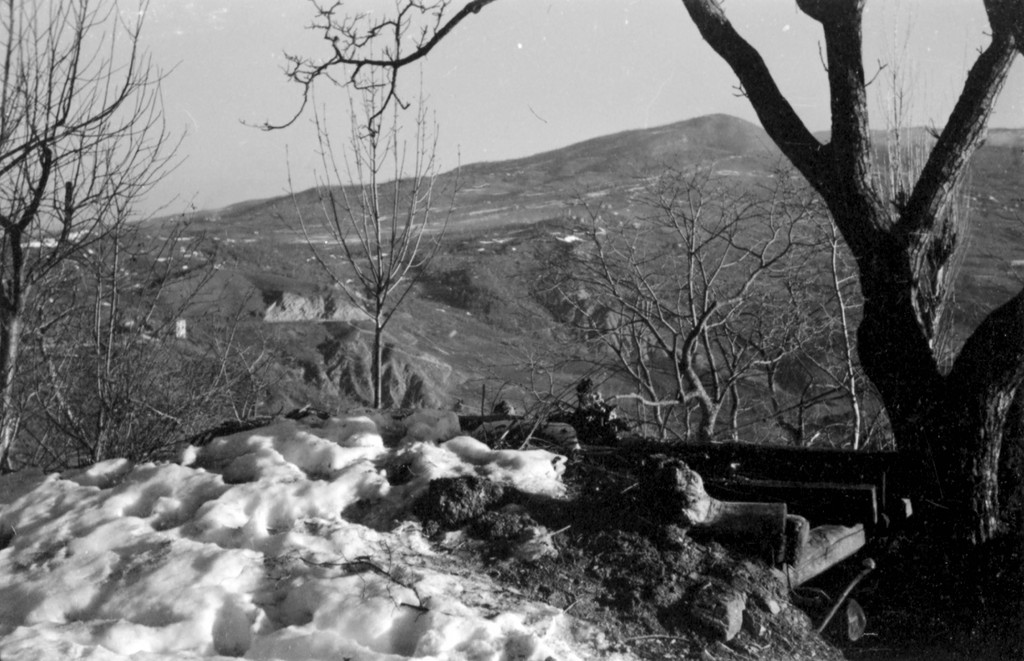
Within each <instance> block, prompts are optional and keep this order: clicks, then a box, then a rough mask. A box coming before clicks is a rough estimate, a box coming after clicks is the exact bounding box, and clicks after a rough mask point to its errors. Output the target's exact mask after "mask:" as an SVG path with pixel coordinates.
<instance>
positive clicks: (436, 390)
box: [306, 324, 453, 408]
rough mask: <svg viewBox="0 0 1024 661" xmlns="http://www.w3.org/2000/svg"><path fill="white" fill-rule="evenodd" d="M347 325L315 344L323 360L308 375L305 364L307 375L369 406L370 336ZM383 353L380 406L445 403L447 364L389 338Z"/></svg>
mask: <svg viewBox="0 0 1024 661" xmlns="http://www.w3.org/2000/svg"><path fill="white" fill-rule="evenodd" d="M332 326H333V325H332ZM350 330H351V329H350V328H349V329H345V328H344V327H343V325H342V324H338V332H337V333H331V334H330V335H329V336H328V337H327V339H325V340H324V341H323V342H321V343H320V344H319V345H317V351H318V352H319V354H320V356H321V358H322V362H321V363H320V364H319V365H316V366H314V371H315V372H316V373H315V374H308V372H309V371H310V370H309V369H308V368H309V367H311V366H309V365H307V366H306V367H307V370H306V371H307V377H308V378H311V379H312V380H314V381H316V382H317V383H318V385H319V386H321V387H324V386H326V384H331V387H336V388H337V389H338V391H337V392H338V395H339V397H340V398H341V399H343V400H348V401H351V402H354V403H358V404H362V405H369V404H371V403H372V402H373V386H372V380H371V378H370V373H371V365H372V355H371V354H372V349H371V347H372V339H371V338H370V336H369V334H368V333H362V332H356V333H352V332H350ZM383 353H384V356H383V363H384V376H383V381H384V383H383V393H382V406H383V407H384V408H393V407H398V408H444V407H445V406H446V405H447V403H448V390H449V387H450V386H451V381H452V377H453V370H452V367H451V365H448V364H447V363H445V362H443V361H441V360H439V359H437V358H435V357H434V356H431V355H428V354H424V353H417V352H414V351H412V350H407V349H403V348H400V347H398V346H397V345H395V344H393V343H391V342H386V343H385V345H384V352H383Z"/></svg>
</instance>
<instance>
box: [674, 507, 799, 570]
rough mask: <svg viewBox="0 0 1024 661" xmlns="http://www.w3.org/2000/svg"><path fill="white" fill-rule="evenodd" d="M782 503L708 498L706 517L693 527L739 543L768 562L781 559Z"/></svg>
mask: <svg viewBox="0 0 1024 661" xmlns="http://www.w3.org/2000/svg"><path fill="white" fill-rule="evenodd" d="M786 518H787V517H786V504H785V503H738V502H724V501H720V500H717V499H715V498H710V499H709V503H708V513H707V517H706V518H705V519H704V520H702V521H700V522H696V523H694V525H693V530H694V532H696V533H697V534H698V535H700V534H701V533H702V532H704V533H706V534H709V535H710V536H712V537H713V538H714V539H717V540H721V541H723V542H727V543H731V544H732V545H734V546H740V547H743V548H745V549H748V550H750V551H753V552H755V553H757V554H758V555H760V556H762V557H763V558H764V559H765V560H766V561H768V562H769V563H771V564H774V563H776V562H779V561H780V560H782V558H783V554H784V551H785V547H786Z"/></svg>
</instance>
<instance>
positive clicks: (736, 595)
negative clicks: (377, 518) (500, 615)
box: [416, 454, 843, 661]
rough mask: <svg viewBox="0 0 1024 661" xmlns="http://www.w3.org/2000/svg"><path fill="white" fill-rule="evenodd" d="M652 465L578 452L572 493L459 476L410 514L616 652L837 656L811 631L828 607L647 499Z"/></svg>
mask: <svg viewBox="0 0 1024 661" xmlns="http://www.w3.org/2000/svg"><path fill="white" fill-rule="evenodd" d="M650 472H651V467H650V465H649V464H648V462H647V461H645V460H643V459H639V458H635V457H634V458H633V459H630V458H629V457H626V456H618V455H615V454H611V455H606V456H603V457H601V456H595V455H589V456H583V455H579V456H576V457H575V458H573V459H572V460H570V462H569V466H568V468H567V471H566V474H565V476H564V479H565V482H566V484H567V486H568V489H569V499H568V500H552V499H545V498H537V497H527V496H525V495H524V494H522V493H518V492H514V491H511V490H504V489H501V488H496V487H494V485H492V484H490V483H488V482H486V481H484V480H477V479H475V478H458V479H451V480H437V481H435V482H434V483H432V485H431V489H430V492H429V493H428V494H427V496H426V497H425V498H424V499H423V500H422V501H421V503H420V504H419V506H418V508H417V511H416V513H417V515H418V516H419V517H420V518H421V520H422V521H423V523H424V526H425V529H426V531H427V532H428V533H431V535H432V540H434V541H435V543H437V544H438V546H440V547H442V548H444V549H446V550H447V551H449V552H451V553H456V554H459V555H460V556H461V557H462V558H463V559H464V560H465V562H467V563H478V564H479V565H481V566H486V567H487V570H486V571H487V572H488V573H489V574H490V576H492V577H493V578H494V579H495V580H497V581H499V582H501V583H503V584H505V585H507V586H509V587H510V588H512V589H515V590H517V591H519V592H521V593H523V594H525V595H527V596H529V597H531V598H533V599H537V600H539V601H543V602H546V603H548V604H550V605H552V606H554V607H556V608H560V609H563V610H565V611H567V612H570V613H571V614H572V615H573V616H574V617H576V618H577V619H579V620H582V621H584V622H587V623H590V624H592V625H594V626H596V627H597V628H599V629H600V630H601V631H603V632H604V633H605V635H606V636H607V637H608V639H609V643H610V649H611V650H613V651H621V652H629V653H631V654H633V655H635V656H636V657H639V658H642V659H704V660H709V661H710V660H714V659H765V660H773V659H778V660H780V661H781V660H784V659H785V660H794V659H795V660H798V661H799V660H804V659H807V660H809V659H815V660H829V659H841V658H843V655H842V653H841V652H840V651H839V650H838V649H837V648H836V647H835V646H834V645H832V644H830V643H829V642H827V641H826V640H825V639H824V638H823V637H822V636H820V635H818V634H817V633H815V632H814V626H815V625H816V624H817V623H818V622H820V619H821V618H822V617H823V616H824V611H826V610H827V608H828V606H829V604H824V605H821V604H812V605H811V606H808V605H807V604H804V607H805V608H807V611H805V610H803V609H801V608H800V607H798V606H797V605H796V604H795V603H794V602H793V598H794V596H795V595H791V594H789V592H788V591H787V590H786V589H785V588H784V586H783V585H782V584H781V583H780V581H778V580H777V579H776V578H775V577H774V576H773V575H772V574H771V572H770V571H769V567H768V566H767V565H766V564H765V563H764V562H763V561H761V560H760V559H758V558H757V557H756V555H751V554H749V553H745V552H742V551H738V550H736V549H729V548H725V547H723V546H722V545H720V544H719V543H717V542H715V541H713V540H701V539H695V538H694V537H693V536H692V535H690V534H688V533H687V531H685V530H683V529H682V528H680V527H679V526H678V525H675V523H674V522H673V521H672V517H671V516H670V515H668V514H666V513H665V512H662V511H659V508H658V507H656V504H657V503H654V502H652V501H651V499H650V498H649V492H648V491H647V490H646V489H645V487H644V482H643V480H644V476H645V475H648V474H650ZM551 533H554V534H551ZM730 609H731V611H732V612H731V613H730V612H729V611H730ZM740 622H741V623H742V625H741V626H740V627H739V631H738V633H735V635H732V636H730V635H727V631H728V629H729V627H730V626H732V627H733V628H734V629H735V625H737V624H738V623H740ZM826 635H828V632H826ZM727 638H728V640H727Z"/></svg>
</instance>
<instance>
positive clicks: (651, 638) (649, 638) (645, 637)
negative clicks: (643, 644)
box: [622, 634, 687, 643]
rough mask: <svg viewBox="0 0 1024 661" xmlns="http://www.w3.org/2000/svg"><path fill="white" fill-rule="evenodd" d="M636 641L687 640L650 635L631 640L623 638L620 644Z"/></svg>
mask: <svg viewBox="0 0 1024 661" xmlns="http://www.w3.org/2000/svg"><path fill="white" fill-rule="evenodd" d="M638 640H687V639H686V638H685V637H683V636H669V635H666V634H651V635H649V636H633V637H632V638H623V639H622V642H624V643H632V642H636V641H638Z"/></svg>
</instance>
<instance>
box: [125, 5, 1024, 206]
mask: <svg viewBox="0 0 1024 661" xmlns="http://www.w3.org/2000/svg"><path fill="white" fill-rule="evenodd" d="M391 7H393V3H392V2H391V1H390V0H363V1H362V2H358V3H355V7H354V9H353V10H355V9H360V10H367V11H374V10H381V9H386V8H391ZM726 11H727V13H728V15H729V16H730V17H731V19H732V21H733V23H734V24H735V25H736V27H737V29H738V30H739V31H740V32H741V34H743V35H744V36H745V37H747V38H748V39H749V40H750V41H751V42H752V43H753V44H754V45H755V46H756V47H757V48H758V49H759V50H760V51H761V53H762V55H763V56H764V57H765V60H766V62H767V63H768V65H769V67H770V68H771V70H772V72H773V74H774V76H775V78H776V81H777V83H778V84H779V86H780V88H781V89H782V91H783V92H784V93H785V94H786V96H787V97H788V98H789V100H790V102H791V103H792V104H793V106H794V107H795V109H796V110H797V112H798V113H799V114H800V115H801V117H802V118H803V119H804V121H805V123H806V124H807V126H808V128H809V129H811V130H812V131H827V130H828V128H829V118H828V114H829V113H828V107H829V100H828V95H827V80H826V76H825V73H824V70H823V67H822V64H821V62H820V60H819V56H818V41H820V40H821V28H820V26H819V25H818V24H817V23H815V22H814V21H812V20H811V19H809V18H807V17H806V16H804V15H803V14H802V13H800V12H799V11H798V10H797V9H796V6H795V3H793V2H792V0H758V2H750V3H746V4H743V3H739V2H731V3H729V5H728V6H727V7H726ZM311 17H312V12H311V5H310V3H309V2H308V1H307V0H284V1H281V0H277V1H275V0H216V1H212V0H211V1H208V2H203V3H198V2H181V3H177V2H168V3H160V4H154V5H153V6H151V8H150V11H149V14H148V16H147V24H146V28H145V30H144V45H145V46H146V47H147V48H148V49H149V50H150V51H151V53H152V55H153V58H154V60H155V61H156V63H157V64H158V66H161V67H162V68H164V70H165V71H167V72H168V75H167V78H166V80H165V82H164V85H163V90H164V99H165V106H166V115H167V120H168V124H169V126H170V127H171V129H172V130H179V131H184V133H185V139H184V142H183V145H182V150H181V153H180V155H181V157H183V158H184V159H185V160H184V162H183V163H182V165H181V166H179V168H178V169H177V170H176V171H174V172H173V173H171V174H170V175H169V176H168V177H167V178H166V180H165V181H163V182H162V183H161V184H160V185H159V186H158V187H157V188H156V189H155V190H154V191H153V193H152V194H151V195H150V196H149V198H147V200H145V202H144V204H143V205H142V206H143V208H144V209H145V210H146V211H148V212H153V211H154V210H156V209H157V208H159V207H161V206H165V208H164V209H163V210H162V213H163V214H170V213H178V212H181V211H184V210H187V209H188V208H189V206H193V205H194V207H195V208H197V209H217V208H223V207H226V206H230V205H233V204H237V203H241V202H246V201H250V200H254V199H263V198H268V197H276V196H279V195H282V194H285V193H287V192H288V187H289V173H290V176H291V178H292V184H293V186H294V188H295V190H306V189H308V188H310V187H312V186H313V185H314V179H313V173H314V172H315V171H316V170H317V169H318V164H319V161H318V157H317V156H316V141H315V136H314V131H313V128H312V126H311V121H310V119H309V118H308V117H303V118H300V119H299V120H298V121H297V122H296V124H295V125H294V126H292V127H290V128H288V129H284V130H280V131H273V132H269V133H267V132H263V131H260V130H259V129H257V128H253V126H251V125H256V124H260V123H263V122H265V121H271V122H281V121H284V120H285V119H287V118H288V117H290V116H291V114H292V113H293V112H294V111H295V110H296V109H297V108H298V104H299V101H300V89H299V87H298V86H296V85H294V84H290V83H288V82H287V81H286V80H285V76H284V74H283V72H282V66H283V64H284V58H283V53H284V52H289V53H296V54H306V55H313V56H315V55H317V54H319V53H322V52H323V50H322V49H323V46H322V39H321V38H320V37H319V36H318V35H316V34H314V33H312V32H310V31H308V30H306V29H305V28H304V26H305V25H306V24H308V22H309V20H310V19H311ZM987 27H988V24H987V19H986V17H985V13H984V8H983V5H982V3H981V1H980V0H928V1H927V3H926V2H925V0H913V1H911V0H905V1H904V2H901V3H886V4H884V5H882V4H878V5H876V4H873V3H868V5H867V7H866V11H865V28H864V33H865V56H864V59H865V68H866V70H867V75H868V77H869V78H870V77H872V76H873V75H875V74H876V73H879V68H880V67H882V68H881V72H880V75H879V76H878V80H876V81H875V82H873V83H872V85H871V86H870V87H869V94H871V95H872V96H873V97H874V98H872V99H871V100H870V102H871V108H870V109H871V111H872V115H873V125H874V126H876V127H881V126H883V124H882V123H881V119H880V118H879V114H880V108H881V106H880V102H879V101H878V98H877V96H878V95H879V94H880V93H881V92H882V87H883V81H884V80H885V77H886V76H889V75H891V72H892V70H893V69H892V65H891V61H893V60H898V61H900V62H902V64H901V67H902V69H903V73H904V75H905V76H907V77H908V78H909V79H910V80H912V81H913V86H912V89H911V90H910V95H911V106H912V107H911V112H912V115H911V118H910V121H909V123H910V124H911V125H915V126H917V125H920V126H931V125H936V126H942V125H943V124H944V122H945V118H946V117H947V116H948V114H949V111H950V109H951V108H952V104H953V103H954V102H955V99H956V95H957V94H958V93H959V87H960V86H961V85H962V81H963V78H964V76H965V73H966V70H967V68H968V67H969V66H970V65H971V64H973V61H974V59H975V57H976V54H975V53H976V49H977V48H979V47H981V46H983V45H984V44H985V43H987V37H986V35H985V30H986V29H987ZM894 54H895V56H894ZM883 64H884V66H883ZM417 76H421V77H422V81H423V88H424V90H425V93H426V94H427V96H428V99H427V104H428V107H429V108H430V110H431V112H432V113H433V114H434V116H435V117H436V122H437V124H438V126H439V160H440V166H441V169H442V170H450V169H452V168H453V167H455V166H456V165H458V164H462V165H469V164H472V163H477V162H485V161H487V162H493V161H502V160H508V159H514V158H522V157H527V156H531V155H534V154H538V153H542V152H546V151H551V150H554V149H558V148H561V147H565V146H568V145H570V144H575V143H577V142H581V141H584V140H587V139H592V138H597V137H601V136H604V135H610V134H614V133H619V132H622V131H628V130H634V129H643V128H651V127H655V126H662V125H667V124H673V123H676V122H680V121H685V120H687V119H692V118H695V117H700V116H704V115H709V114H716V113H722V114H727V115H732V116H735V117H738V118H740V119H744V120H747V121H750V122H753V123H754V124H758V125H759V122H758V121H757V118H756V116H755V115H754V113H753V111H752V110H751V108H750V105H749V102H748V101H747V100H746V99H745V98H742V97H740V96H737V94H736V90H735V89H734V86H735V85H736V79H735V76H734V75H733V74H732V72H731V71H730V70H729V69H728V68H727V67H726V66H725V64H724V63H723V62H722V61H721V60H720V59H719V58H718V56H717V55H715V54H714V52H713V51H712V50H711V48H710V47H709V46H707V44H706V43H705V42H704V41H703V40H701V39H700V37H699V35H698V34H697V31H696V28H695V27H694V26H693V25H692V22H691V21H690V19H689V17H688V15H687V14H686V11H685V9H684V8H683V7H682V6H681V4H680V3H678V2H664V3H663V2H657V3H653V2H646V3H643V2H636V1H632V2H621V1H620V0H565V1H563V2H552V1H544V2H542V1H541V0H517V1H516V2H497V3H494V4H493V5H491V6H489V7H488V8H486V9H485V10H484V11H482V12H480V14H479V15H476V16H472V17H470V18H469V19H468V20H467V21H466V22H465V23H464V24H463V25H461V26H460V27H459V28H458V29H457V30H456V31H454V32H453V33H452V34H451V35H449V37H448V38H447V39H446V40H445V41H444V42H443V43H442V44H441V45H439V46H438V47H437V48H436V49H435V51H434V52H433V53H431V55H430V56H429V57H428V58H426V60H425V61H424V62H423V64H422V67H420V68H419V69H418V70H411V71H410V72H409V73H408V74H406V76H405V82H406V87H405V89H406V90H407V92H408V93H409V94H414V93H415V91H416V88H417V87H418V82H419V81H417V80H415V79H416V77H417ZM318 94H319V95H320V96H319V99H318V102H319V103H320V104H321V105H322V106H323V107H324V108H325V109H326V110H327V114H328V119H329V120H330V114H331V113H330V111H331V110H332V109H334V108H339V107H342V106H343V104H346V103H347V101H346V100H345V92H344V91H335V90H330V89H321V90H319V91H318ZM337 115H339V116H341V115H344V113H343V112H338V113H337ZM243 122H245V123H248V124H250V125H246V124H244V123H243ZM332 127H334V128H332V132H336V135H337V136H338V137H337V142H338V143H342V142H343V140H344V139H345V136H346V135H347V127H346V126H344V125H339V124H338V123H337V122H332ZM990 127H992V128H1022V127H1024V63H1021V62H1017V63H1016V64H1015V66H1014V69H1013V70H1012V72H1011V76H1010V80H1009V81H1008V83H1007V85H1006V87H1005V88H1004V90H1003V93H1002V95H1001V97H1000V100H999V102H998V104H997V107H996V110H995V112H994V114H993V117H992V121H991V122H990Z"/></svg>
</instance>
